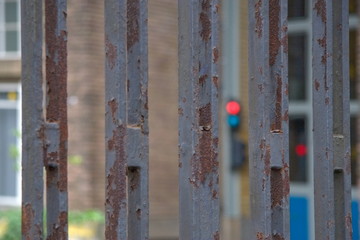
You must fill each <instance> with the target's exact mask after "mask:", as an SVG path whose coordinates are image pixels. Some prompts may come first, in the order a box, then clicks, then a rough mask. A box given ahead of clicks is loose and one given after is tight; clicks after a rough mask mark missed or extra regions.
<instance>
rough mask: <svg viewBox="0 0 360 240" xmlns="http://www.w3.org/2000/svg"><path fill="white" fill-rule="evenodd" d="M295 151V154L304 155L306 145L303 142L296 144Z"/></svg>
mask: <svg viewBox="0 0 360 240" xmlns="http://www.w3.org/2000/svg"><path fill="white" fill-rule="evenodd" d="M295 152H296V155H298V156H299V157H304V156H305V155H306V153H307V147H306V145H305V144H298V145H296V147H295Z"/></svg>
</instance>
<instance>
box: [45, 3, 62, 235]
mask: <svg viewBox="0 0 360 240" xmlns="http://www.w3.org/2000/svg"><path fill="white" fill-rule="evenodd" d="M66 5H67V1H66V0H48V1H45V27H46V28H45V49H46V124H45V138H46V140H45V145H44V150H45V151H44V153H45V156H44V157H45V161H44V165H45V169H46V210H47V239H67V238H68V191H67V141H68V139H67V138H68V128H67V29H66V15H67V13H66V11H67V8H66Z"/></svg>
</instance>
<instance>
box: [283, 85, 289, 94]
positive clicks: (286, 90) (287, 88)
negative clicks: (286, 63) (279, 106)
mask: <svg viewBox="0 0 360 240" xmlns="http://www.w3.org/2000/svg"><path fill="white" fill-rule="evenodd" d="M284 94H285V95H286V96H289V84H288V83H286V84H285V90H284Z"/></svg>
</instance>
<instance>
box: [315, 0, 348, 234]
mask: <svg viewBox="0 0 360 240" xmlns="http://www.w3.org/2000/svg"><path fill="white" fill-rule="evenodd" d="M312 17H313V42H312V44H313V115H314V118H313V121H314V176H315V179H314V184H315V186H314V187H315V236H316V239H352V237H351V235H352V226H351V206H350V203H351V178H350V174H351V164H350V138H349V135H350V133H349V131H350V130H349V129H350V128H349V126H350V124H349V121H350V109H349V108H350V106H349V102H350V101H349V50H348V48H349V43H348V41H349V39H348V34H349V26H348V1H347V0H339V1H332V0H314V1H313V15H312Z"/></svg>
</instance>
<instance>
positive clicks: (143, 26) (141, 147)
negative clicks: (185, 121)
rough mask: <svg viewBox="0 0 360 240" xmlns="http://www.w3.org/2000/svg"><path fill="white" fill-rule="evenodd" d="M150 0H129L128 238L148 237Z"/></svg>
mask: <svg viewBox="0 0 360 240" xmlns="http://www.w3.org/2000/svg"><path fill="white" fill-rule="evenodd" d="M147 4H148V0H127V93H126V94H127V144H126V146H127V148H126V149H127V150H126V154H127V158H128V159H127V163H128V203H129V205H128V223H129V227H128V234H129V236H128V238H129V239H148V235H149V230H148V225H149V203H148V202H149V200H148V179H149V177H148V169H149V167H148V165H149V164H148V158H149V140H148V135H149V127H148V46H147V34H148V31H147V20H148V13H147V12H148V7H147Z"/></svg>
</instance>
